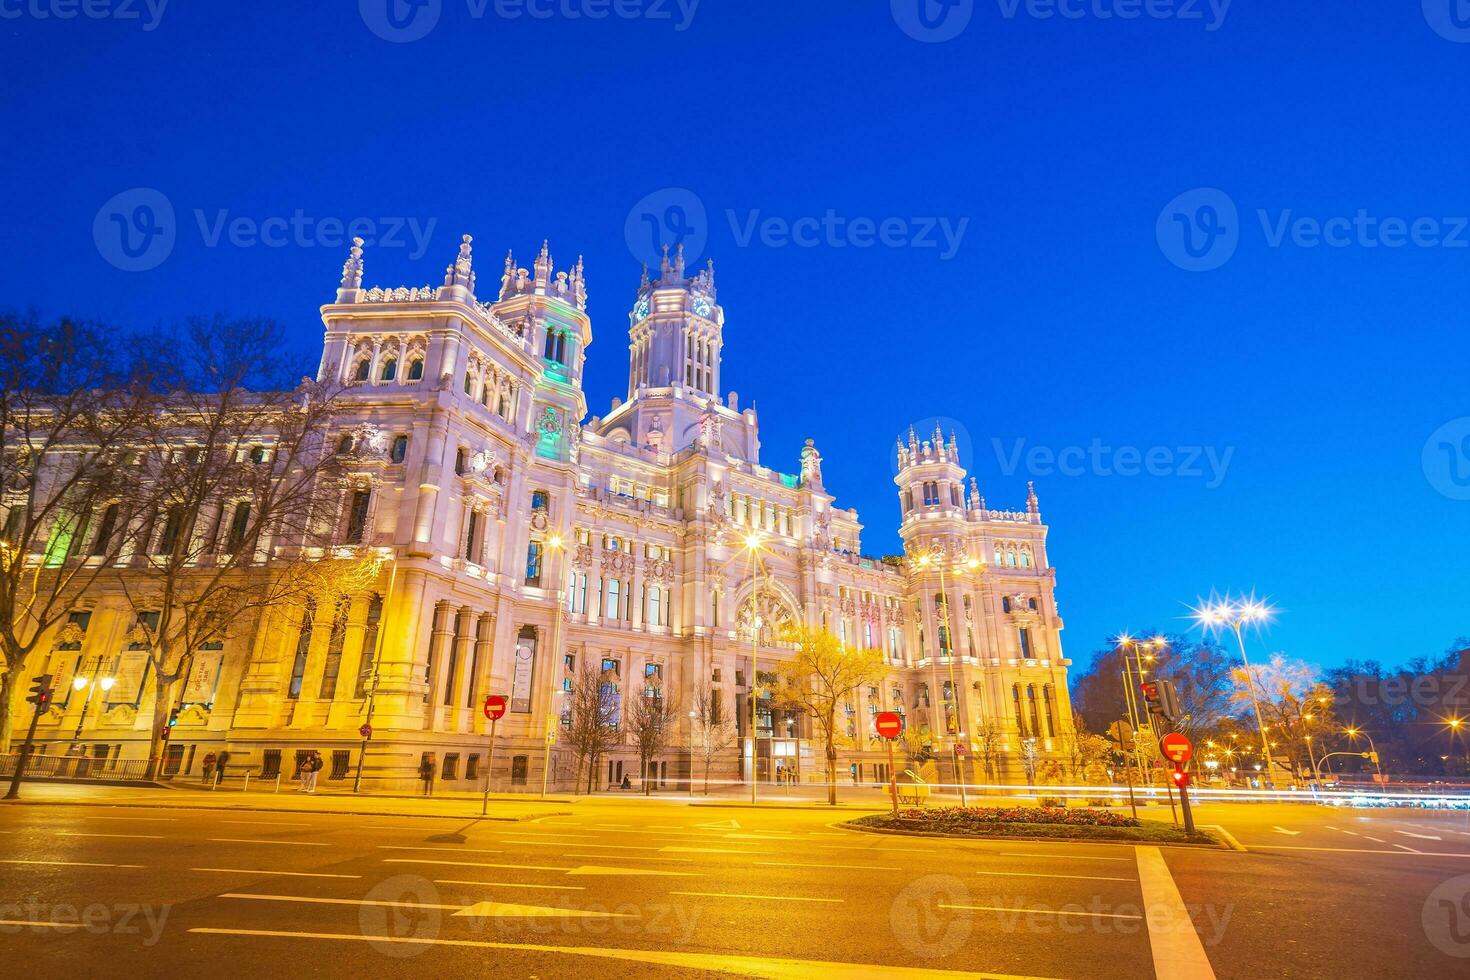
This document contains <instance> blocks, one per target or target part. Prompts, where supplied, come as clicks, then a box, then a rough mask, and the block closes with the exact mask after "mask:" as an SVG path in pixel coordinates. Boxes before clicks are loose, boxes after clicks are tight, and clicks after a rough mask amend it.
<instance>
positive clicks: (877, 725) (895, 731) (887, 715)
mask: <svg viewBox="0 0 1470 980" xmlns="http://www.w3.org/2000/svg"><path fill="white" fill-rule="evenodd" d="M873 728H874V729H875V730H876V731H877V732H878V734H879V735H881V736H882V737H883V738H888V739H893V738H898V736H900V735H902V734H903V715H901V714H899V713H898V712H897V711H880V712H878V714H876V715H874V716H873Z"/></svg>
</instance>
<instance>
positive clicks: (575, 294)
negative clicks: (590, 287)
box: [572, 255, 587, 310]
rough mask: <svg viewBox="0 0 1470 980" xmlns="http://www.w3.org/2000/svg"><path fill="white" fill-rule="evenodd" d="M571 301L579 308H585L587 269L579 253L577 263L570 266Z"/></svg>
mask: <svg viewBox="0 0 1470 980" xmlns="http://www.w3.org/2000/svg"><path fill="white" fill-rule="evenodd" d="M572 301H573V302H574V303H576V305H577V309H579V310H585V309H586V308H587V270H586V267H585V266H584V265H583V264H582V256H580V255H579V256H577V264H576V265H574V266H572Z"/></svg>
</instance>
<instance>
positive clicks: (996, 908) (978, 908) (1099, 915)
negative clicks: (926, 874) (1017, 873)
mask: <svg viewBox="0 0 1470 980" xmlns="http://www.w3.org/2000/svg"><path fill="white" fill-rule="evenodd" d="M939 907H940V908H942V909H959V910H962V911H966V912H1025V913H1028V914H1031V915H1076V916H1082V917H1084V918H1089V919H1141V918H1143V916H1141V915H1134V914H1132V913H1131V912H1087V911H1080V912H1073V911H1069V910H1067V909H1013V908H1006V907H1005V906H1003V905H946V904H945V903H943V902H940V903H939Z"/></svg>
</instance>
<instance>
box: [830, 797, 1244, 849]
mask: <svg viewBox="0 0 1470 980" xmlns="http://www.w3.org/2000/svg"><path fill="white" fill-rule="evenodd" d="M848 826H851V827H854V828H856V829H858V830H872V831H879V832H885V833H903V834H920V835H928V836H936V837H1000V838H1006V837H1010V838H1051V839H1054V840H1083V841H1087V840H1094V841H1140V842H1150V843H1160V844H1215V843H1217V842H1216V841H1215V840H1214V839H1213V838H1212V837H1210V836H1209V835H1208V834H1202V833H1196V834H1194V835H1193V836H1190V835H1188V834H1186V833H1185V832H1184V831H1183V830H1182V829H1180V828H1178V827H1174V826H1172V825H1170V824H1166V823H1162V822H1158V821H1141V820H1137V819H1135V818H1133V817H1125V816H1124V815H1122V814H1121V813H1109V812H1108V811H1106V810H1092V809H1086V808H1076V809H1068V808H1064V807H1034V806H1016V807H977V806H970V807H958V806H954V807H933V808H929V809H917V808H908V809H903V810H900V811H899V812H898V816H897V817H895V816H892V815H891V814H887V813H882V814H878V813H875V814H872V815H870V816H865V817H859V818H857V819H856V820H850V821H848Z"/></svg>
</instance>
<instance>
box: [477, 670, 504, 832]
mask: <svg viewBox="0 0 1470 980" xmlns="http://www.w3.org/2000/svg"><path fill="white" fill-rule="evenodd" d="M509 707H510V698H508V697H506V696H505V695H504V694H491V695H488V696H487V697H486V698H485V717H486V718H489V719H490V748H489V749H488V750H487V751H486V752H485V795H484V796H483V797H482V798H481V800H480V816H482V817H483V816H484V815H485V814H486V813H488V812H489V811H490V776H491V774H492V773H493V772H494V771H495V769H494V766H495V723H496V722H497V721H499V720H500V718H501V716H502V715H504V714H505V712H506V709H507V708H509Z"/></svg>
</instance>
